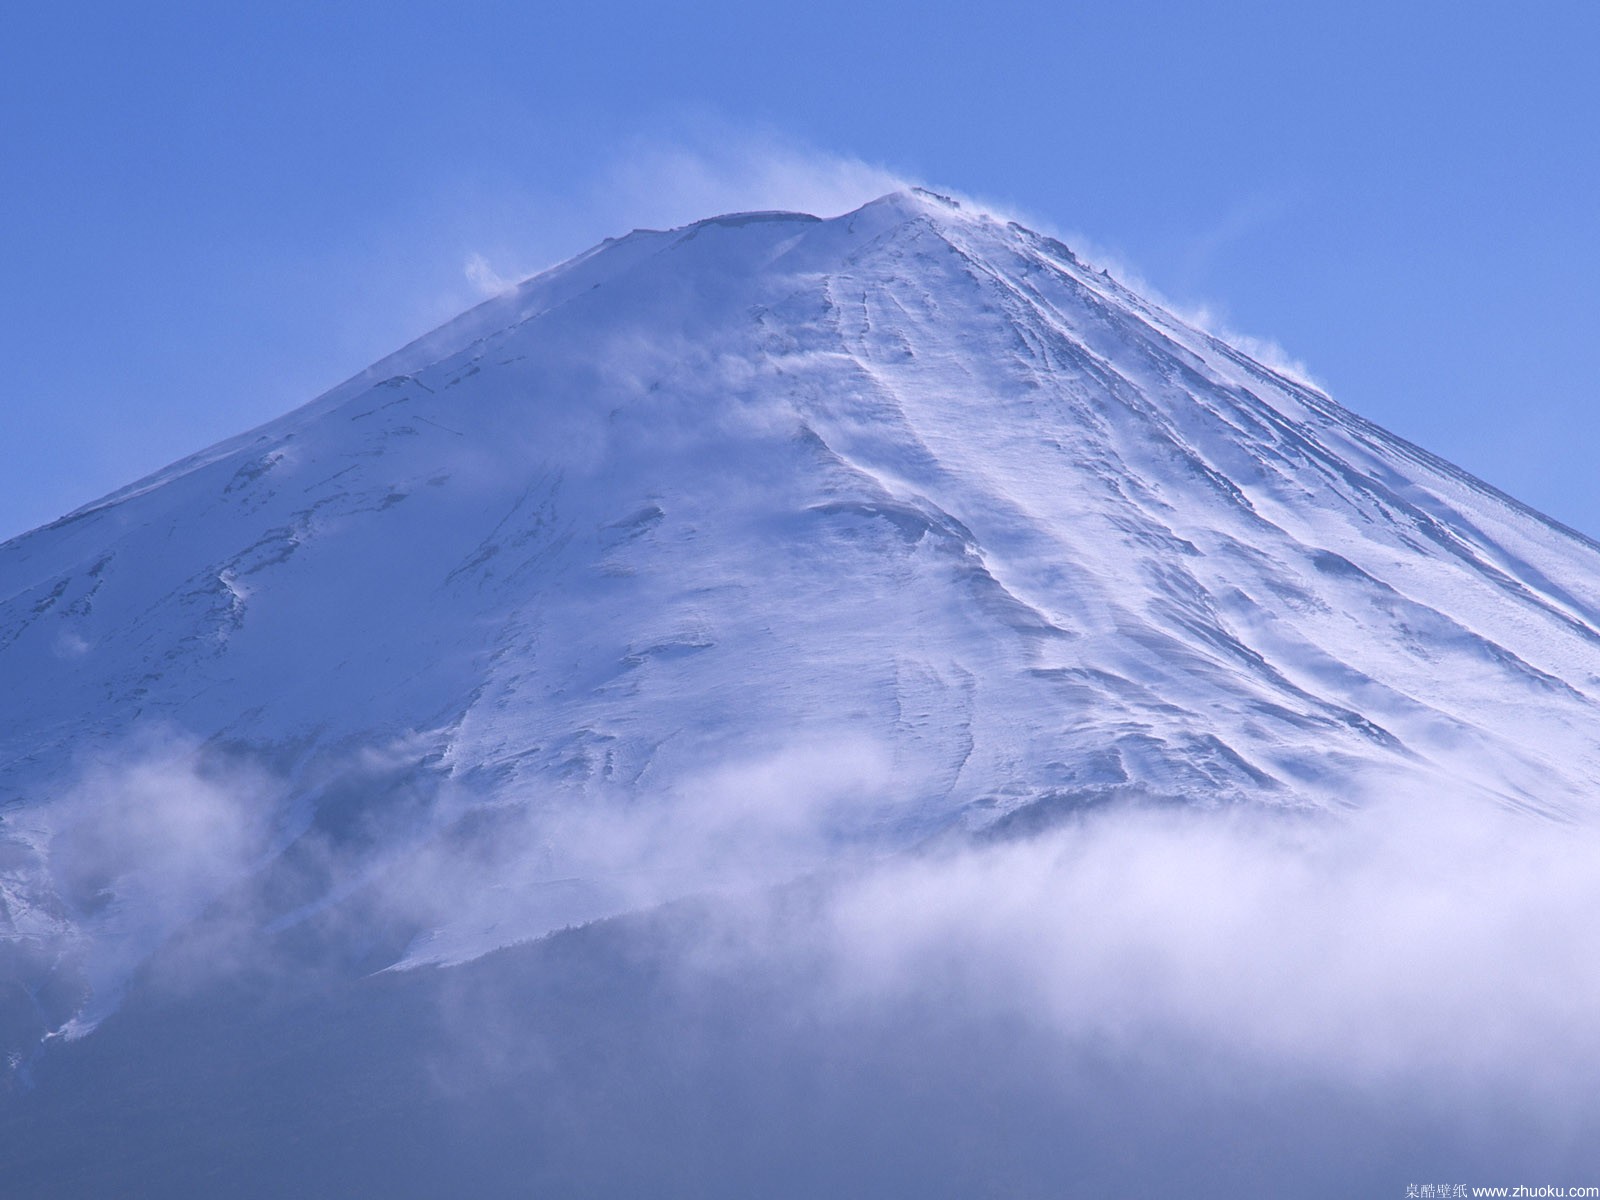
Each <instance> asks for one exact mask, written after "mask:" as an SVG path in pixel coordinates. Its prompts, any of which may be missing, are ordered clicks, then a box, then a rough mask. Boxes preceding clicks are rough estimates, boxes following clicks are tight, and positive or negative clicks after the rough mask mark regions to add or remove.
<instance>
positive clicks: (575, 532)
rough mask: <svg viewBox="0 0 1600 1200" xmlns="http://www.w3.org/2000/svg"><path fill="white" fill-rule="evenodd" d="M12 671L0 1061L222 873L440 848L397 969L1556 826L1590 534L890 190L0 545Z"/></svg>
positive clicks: (211, 903)
mask: <svg viewBox="0 0 1600 1200" xmlns="http://www.w3.org/2000/svg"><path fill="white" fill-rule="evenodd" d="M0 678H3V679H4V681H5V687H4V688H0V805H3V806H4V807H3V809H0V813H3V818H4V820H3V823H0V839H3V845H0V853H3V857H0V889H3V890H0V901H3V906H0V933H3V936H4V937H5V938H6V939H7V953H8V954H10V955H11V957H10V958H9V959H7V962H8V963H9V964H11V967H12V970H11V974H12V978H13V980H14V981H15V980H23V979H26V980H27V981H28V982H27V983H26V987H23V986H22V985H21V984H14V986H13V988H12V993H11V995H10V999H9V1000H8V1001H7V1008H6V1010H5V1011H6V1012H7V1013H9V1014H11V1016H12V1017H14V1022H13V1024H14V1025H16V1027H17V1028H18V1029H23V1028H24V1027H28V1028H31V1029H32V1032H31V1033H29V1034H28V1036H29V1037H34V1036H37V1033H38V1032H39V1031H41V1030H42V1029H45V1028H54V1027H57V1026H62V1025H65V1027H66V1028H67V1029H68V1031H69V1032H75V1031H80V1030H83V1029H86V1028H88V1027H90V1026H92V1024H93V1023H94V1022H95V1021H96V1020H98V1019H100V1018H102V1017H103V1016H104V1015H105V1014H106V1013H107V1012H108V1011H110V1010H111V1007H112V1006H113V1005H114V1003H115V997H116V995H117V994H118V991H119V989H120V988H121V986H122V984H123V982H124V981H125V980H126V978H127V977H128V976H129V974H130V973H131V972H133V971H135V970H136V969H137V968H138V964H139V963H140V962H141V961H143V958H144V957H145V955H147V954H148V953H150V952H152V951H153V950H154V949H155V948H156V947H158V946H160V945H162V944H163V943H165V942H166V941H167V940H168V939H170V938H171V937H173V936H174V935H175V934H176V933H178V932H179V931H181V930H182V929H184V928H185V927H186V926H187V925H188V924H189V923H190V922H192V921H194V920H196V919H198V918H199V917H200V915H201V914H202V913H204V912H207V911H213V910H214V909H215V906H216V905H218V904H219V903H223V902H224V901H226V902H227V903H228V904H232V905H234V906H235V908H236V909H237V910H238V911H246V912H248V913H249V915H250V921H251V922H252V926H253V927H254V928H257V929H259V930H262V931H265V932H266V934H270V935H273V936H277V935H280V934H286V933H292V931H294V930H295V929H296V928H297V927H298V926H300V925H302V924H304V923H305V922H309V921H314V920H317V919H319V918H321V917H323V916H325V915H326V913H327V912H328V911H329V910H330V908H337V907H339V906H341V905H348V904H352V903H357V902H360V898H361V897H362V895H363V894H365V893H382V894H384V895H386V896H389V897H391V898H392V897H393V896H394V895H395V894H396V888H395V881H396V880H410V881H414V880H416V879H418V878H421V877H426V878H428V879H431V880H433V881H434V884H435V886H432V887H431V888H430V889H429V892H428V896H429V899H428V902H427V903H426V904H398V906H396V905H393V904H391V905H390V906H389V907H388V908H387V909H386V912H388V914H389V915H390V916H391V917H394V918H395V919H396V920H397V921H398V923H399V925H401V926H403V927H404V928H403V935H402V936H401V937H400V940H399V941H398V942H397V943H396V944H395V946H393V947H392V948H391V951H390V952H388V953H387V957H386V958H385V961H383V962H377V963H375V964H368V966H369V967H370V966H374V965H376V966H382V965H387V964H388V963H393V962H399V963H402V964H406V965H417V964H420V963H426V962H459V961H463V960H467V959H470V958H473V957H474V956H477V955H480V954H482V953H484V952H485V951H487V950H490V949H492V948H494V947H496V946H500V945H504V944H508V943H511V942H515V941H518V940H521V939H526V938H529V937H534V936H537V935H539V934H542V933H544V932H546V931H548V930H551V929H557V928H560V927H563V926H566V925H569V924H576V923H580V922H583V921H587V920H591V919H593V918H597V917H603V916H607V915H611V914H614V913H618V912H623V911H629V910H633V909H638V908H641V907H646V906H648V905H651V904H654V903H657V902H660V901H664V900H668V899H671V898H673V897H676V896H680V895H685V894H689V893H694V892H700V891H703V890H705V889H707V888H717V887H719V886H725V885H738V886H746V885H751V884H757V885H759V884H768V883H779V882H782V881H784V880H785V879H789V878H792V877H795V876H798V875H800V874H802V873H804V872H806V871H809V870H812V869H814V868H816V867H819V866H821V865H824V864H828V863H833V862H837V861H840V860H842V859H851V858H856V857H860V856H882V855H885V854H893V853H895V852H897V851H900V850H903V849H906V848H909V847H913V846H916V845H919V844H922V843H925V842H926V841H927V840H928V839H930V838H934V837H937V836H941V835H943V836H949V835H951V834H957V835H959V834H961V833H962V832H963V831H971V832H979V831H984V830H991V831H996V832H999V831H1007V830H1017V829H1024V828H1030V827H1033V826H1034V825H1035V824H1037V823H1039V822H1048V821H1049V820H1051V819H1053V818H1056V817H1058V816H1060V815H1061V814H1063V813H1068V812H1071V811H1074V810H1076V809H1080V808H1082V807H1084V806H1090V805H1094V804H1096V803H1098V802H1100V801H1105V800H1118V799H1142V800H1149V801H1156V802H1161V803H1168V802H1176V803H1180V804H1183V805H1190V806H1197V807H1200V808H1217V807H1219V806H1238V805H1252V806H1271V807H1277V808H1284V809H1293V810H1305V811H1310V812H1316V811H1333V812H1338V811H1341V810H1344V809H1347V808H1350V807H1353V806H1359V805H1361V804H1363V803H1364V802H1366V801H1368V800H1371V799H1374V798H1390V797H1397V796H1398V797H1405V796H1412V795H1415V796H1437V795H1448V796H1452V797H1465V798H1469V799H1472V800H1475V801H1478V802H1481V803H1482V804H1483V805H1485V806H1496V807H1504V808H1511V809H1517V810H1525V811H1527V812H1530V813H1535V814H1540V815H1543V816H1547V817H1551V818H1561V819H1565V818H1569V817H1574V816H1578V815H1582V814H1587V813H1591V812H1592V811H1593V810H1594V807H1595V804H1596V800H1595V797H1596V796H1600V738H1597V737H1596V733H1597V730H1600V705H1597V698H1600V546H1596V545H1595V544H1594V543H1592V542H1590V541H1588V540H1587V539H1585V538H1583V537H1581V536H1579V535H1578V534H1576V533H1574V532H1572V531H1570V530H1568V529H1565V528H1563V527H1561V526H1558V525H1556V524H1554V523H1553V522H1551V521H1548V520H1546V519H1545V518H1543V517H1541V516H1539V515H1538V514H1537V513H1534V512H1532V511H1530V510H1528V509H1527V508H1525V507H1523V506H1521V505H1519V504H1517V503H1516V502H1515V501H1513V500H1511V499H1509V498H1508V497H1506V496H1504V495H1502V494H1500V493H1499V492H1497V491H1495V490H1494V489H1492V488H1490V487H1488V486H1486V485H1484V484H1482V483H1480V482H1478V481H1476V480H1474V479H1472V478H1471V477H1469V476H1467V475H1466V474H1464V473H1462V472H1461V471H1459V470H1457V469H1455V468H1453V467H1451V466H1450V465H1449V464H1447V463H1444V462H1442V461H1440V460H1439V459H1437V458H1434V457H1432V456H1430V455H1428V454H1427V453H1425V452H1423V451H1421V450H1419V449H1417V448H1416V447H1414V446H1412V445H1410V444H1408V443H1406V442H1404V441H1402V440H1400V439H1398V438H1396V437H1393V436H1391V435H1389V434H1387V433H1385V432H1384V431H1383V430H1381V429H1378V428H1376V427H1374V426H1373V425H1371V424H1369V423H1368V422H1366V421H1363V420H1362V419H1360V418H1358V417H1356V416H1354V415H1352V414H1351V413H1349V412H1347V411H1345V410H1344V409H1342V408H1340V407H1339V406H1338V405H1337V404H1335V403H1334V402H1333V401H1331V400H1330V399H1329V398H1328V397H1327V396H1325V395H1324V394H1322V393H1321V392H1320V391H1319V390H1317V389H1316V388H1314V387H1311V386H1309V385H1307V384H1305V383H1302V382H1300V381H1298V380H1296V379H1293V378H1290V377H1288V376H1286V375H1284V374H1282V373H1280V372H1278V371H1275V370H1273V369H1270V368H1269V367H1267V366H1264V365H1263V364H1261V363H1259V362H1256V361H1253V360H1252V359H1251V358H1250V357H1248V356H1247V355H1245V354H1244V353H1241V352H1240V351H1239V350H1238V349H1236V348H1234V347H1232V346H1229V345H1228V344H1226V343H1224V342H1222V341H1219V340H1218V339H1217V338H1215V337H1213V336H1211V335H1209V334H1207V333H1204V332H1202V331H1200V330H1197V329H1195V328H1193V327H1192V326H1190V325H1187V324H1185V323H1184V322H1183V321H1181V320H1179V319H1178V318H1177V317H1175V316H1174V315H1172V314H1171V313H1169V312H1166V311H1164V310H1162V309H1161V308H1160V307H1158V306H1156V305H1154V304H1152V303H1151V302H1149V301H1148V300H1145V299H1142V298H1141V297H1140V296H1138V295H1136V294H1134V293H1133V292H1131V291H1129V290H1128V289H1127V288H1125V287H1124V286H1122V285H1121V284H1119V283H1118V282H1117V281H1116V280H1115V279H1113V278H1111V277H1110V276H1109V275H1107V274H1106V273H1105V272H1103V271H1099V270H1095V269H1093V268H1091V267H1090V266H1088V265H1086V264H1084V263H1083V262H1080V261H1079V260H1078V259H1077V258H1076V257H1074V255H1073V254H1072V252H1071V251H1070V250H1068V249H1067V248H1066V247H1065V246H1063V245H1061V244H1060V243H1058V242H1056V241H1054V240H1052V239H1050V238H1047V237H1042V236H1039V235H1037V234H1035V233H1032V232H1030V231H1029V230H1027V229H1025V228H1022V227H1021V226H1019V225H1016V224H1014V223H1010V222H1007V221H1004V220H1001V219H998V218H995V217H993V216H991V215H988V214H985V213H983V212H975V211H971V210H969V209H964V208H962V207H961V206H959V205H958V204H956V203H954V202H951V201H948V200H945V199H943V198H941V197H938V196H935V195H932V194H929V193H923V192H907V193H900V194H895V195H891V196H887V197H885V198H883V199H881V200H878V201H875V202H874V203H871V204H868V205H866V206H865V207H863V208H861V209H860V210H858V211H856V212H852V213H849V214H847V215H845V216H841V217H837V218H834V219H831V220H819V219H817V218H815V217H811V216H805V215H801V214H794V213H752V214H744V215H739V216H726V217H717V218H713V219H711V220H707V221H702V222H700V223H698V224H695V225H692V226H689V227H687V228H683V229H677V230H671V231H667V232H658V231H636V232H634V233H632V234H630V235H628V236H627V237H623V238H619V239H615V240H611V241H607V242H606V243H604V244H602V245H601V246H599V247H596V248H595V249H593V250H591V251H589V252H588V253H586V254H584V255H581V256H579V257H578V258H576V259H574V260H572V261H571V262H568V263H566V264H565V265H563V266H560V267H557V268H555V269H553V270H551V271H548V272H546V273H544V274H542V275H540V276H538V277H536V278H534V279H532V280H529V281H528V282H526V283H524V284H522V285H521V286H519V287H518V288H516V289H515V290H513V291H511V292H509V293H507V294H505V295H503V296H501V297H499V298H496V299H494V300H492V301H490V302H488V303H486V304H484V305H482V306H480V307H479V308H477V309H474V310H473V311H471V312H469V313H467V314H466V315H464V316H462V317H460V318H459V319H457V320H456V321H454V322H452V323H450V324H448V325H446V326H444V327H443V328H441V329H440V330H438V331H437V332H435V333H433V334H431V335H429V336H428V337H426V338H424V339H422V340H420V341H419V342H417V343H414V344H413V345H411V346H408V347H406V348H405V349H403V350H402V351H400V352H399V353H397V354H395V355H394V356H392V357H391V358H388V359H386V360H384V361H383V362H381V363H379V364H377V365H376V366H374V367H373V368H371V369H370V370H369V371H367V372H365V373H364V374H363V375H361V376H359V377H358V378H355V379H353V380H351V381H349V382H348V383H346V384H343V385H342V386H340V387H338V388H336V389H334V390H333V391H332V392H330V393H328V394H327V395H325V396H323V397H321V398H319V399H317V400H315V401H313V402H312V403H310V404H309V405H307V406H305V407H304V408H301V409H299V410H298V411H296V412H293V413H291V414H289V415H287V416H285V417H283V418H281V419H280V420H277V421H275V422H273V423H271V424H269V425H266V426H263V427H262V428H260V429H257V430H254V431H252V432H249V433H246V434H244V435H241V436H240V437H238V438H235V439H233V440H231V441H228V442H225V443H223V444H221V445H218V446H215V447H212V448H211V449H208V450H205V451H203V452H201V453H199V454H197V455H195V456H193V457H191V458H189V459H186V460H184V461H182V462H179V463H177V464H174V465H173V466H171V467H169V468H168V469H166V470H164V471H162V472H160V473H158V474H156V475H154V476H151V477H150V478H148V479H145V480H142V481H140V482H138V483H136V484H133V485H131V486H130V487H128V488H126V489H124V490H122V491H120V492H118V493H115V494H113V495H111V496H108V497H106V498H105V499H103V500H101V501H99V502H97V503H94V504H91V505H89V506H87V507H85V508H83V509H81V510H79V511H77V512H75V513H72V514H70V515H69V516H67V517H64V518H62V519H61V520H59V521H57V522H55V523H54V524H51V525H49V526H46V527H44V528H41V529H38V530H35V531H33V532H32V533H29V534H27V535H25V536H23V537H20V538H17V539H15V540H13V541H11V542H9V543H7V544H6V545H4V546H3V547H0ZM179 793H181V796H180V799H181V803H176V806H175V807H174V803H172V802H169V801H170V797H171V796H172V795H174V794H179ZM197 796H198V797H199V798H198V799H196V797H197ZM130 812H132V813H133V815H131V816H130V815H129V814H130ZM196 814H198V815H196ZM309 847H316V851H315V853H314V854H313V853H312V851H311V850H310V849H308V848H309ZM191 851H192V853H191ZM313 860H314V863H315V867H314V869H313V868H312V867H308V866H307V863H308V862H311V861H313ZM291 866H292V868H293V869H292V871H291ZM290 878H292V884H287V883H284V882H283V881H284V880H285V879H290ZM403 890H404V889H401V891H402V892H403ZM244 892H249V894H250V900H249V902H248V904H246V903H245V902H244V901H242V900H239V897H240V896H241V895H242V894H243V893H244ZM441 896H444V897H447V898H446V899H443V900H441V899H440V897H441ZM397 914H398V915H397ZM43 978H48V979H49V980H51V981H53V982H52V983H51V984H50V986H49V987H47V988H44V989H43V990H42V991H41V985H40V984H39V980H40V979H43ZM52 989H53V990H52ZM24 991H26V992H27V998H26V999H23V998H20V997H22V993H23V992H24ZM41 996H42V997H44V998H43V999H41ZM69 1021H73V1022H76V1023H75V1024H66V1023H67V1022H69ZM26 1040H27V1037H21V1038H20V1041H23V1042H25V1041H26ZM18 1042H19V1036H16V1035H14V1036H13V1037H12V1044H13V1045H16V1044H18Z"/></svg>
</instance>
